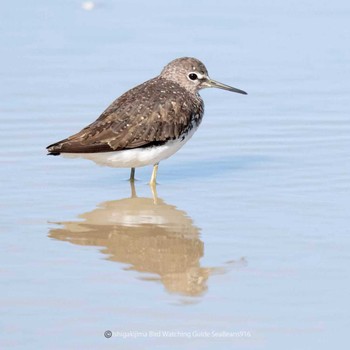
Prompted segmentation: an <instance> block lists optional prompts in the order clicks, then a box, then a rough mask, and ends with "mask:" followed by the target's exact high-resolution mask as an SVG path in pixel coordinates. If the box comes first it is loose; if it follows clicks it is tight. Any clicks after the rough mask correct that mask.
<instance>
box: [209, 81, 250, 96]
mask: <svg viewBox="0 0 350 350" xmlns="http://www.w3.org/2000/svg"><path fill="white" fill-rule="evenodd" d="M205 86H206V87H209V88H218V89H223V90H227V91H232V92H237V93H238V94H243V95H248V94H247V93H246V92H245V91H243V90H240V89H236V88H234V87H232V86H229V85H226V84H223V83H219V82H218V81H215V80H213V79H210V78H208V79H207V80H206V82H205Z"/></svg>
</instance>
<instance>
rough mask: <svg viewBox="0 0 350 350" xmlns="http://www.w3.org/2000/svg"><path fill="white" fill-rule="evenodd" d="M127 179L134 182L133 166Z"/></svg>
mask: <svg viewBox="0 0 350 350" xmlns="http://www.w3.org/2000/svg"><path fill="white" fill-rule="evenodd" d="M129 181H130V182H134V181H135V168H131V171H130V179H129Z"/></svg>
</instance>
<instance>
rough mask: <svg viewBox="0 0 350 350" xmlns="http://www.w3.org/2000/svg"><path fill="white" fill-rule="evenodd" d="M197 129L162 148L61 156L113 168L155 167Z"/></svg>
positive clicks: (176, 149)
mask: <svg viewBox="0 0 350 350" xmlns="http://www.w3.org/2000/svg"><path fill="white" fill-rule="evenodd" d="M197 128H198V126H193V128H192V129H191V131H190V132H189V133H188V134H187V135H186V136H185V137H184V138H183V139H182V138H180V139H178V140H173V141H169V142H167V143H166V144H164V145H162V146H154V147H149V148H134V149H129V150H125V151H116V152H100V153H61V155H62V156H63V157H65V158H85V159H89V160H92V161H94V162H95V163H96V164H98V165H102V166H109V167H113V168H138V167H142V166H146V165H154V164H157V163H159V162H160V161H162V160H163V159H167V158H169V157H170V156H172V155H173V154H174V153H176V152H177V151H178V150H179V149H180V148H181V147H182V146H183V145H184V144H185V143H186V142H187V141H188V140H189V139H190V138H191V137H192V135H193V134H194V132H195V131H196V130H197Z"/></svg>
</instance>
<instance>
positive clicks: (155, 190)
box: [150, 183, 158, 205]
mask: <svg viewBox="0 0 350 350" xmlns="http://www.w3.org/2000/svg"><path fill="white" fill-rule="evenodd" d="M150 187H151V191H152V197H153V203H154V204H156V205H157V204H158V194H157V186H156V185H155V184H151V183H150Z"/></svg>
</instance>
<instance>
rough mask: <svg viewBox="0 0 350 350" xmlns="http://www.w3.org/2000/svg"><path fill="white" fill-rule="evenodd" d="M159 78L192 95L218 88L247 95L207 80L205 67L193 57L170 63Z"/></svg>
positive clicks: (209, 79)
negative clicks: (175, 84) (178, 86)
mask: <svg viewBox="0 0 350 350" xmlns="http://www.w3.org/2000/svg"><path fill="white" fill-rule="evenodd" d="M160 76H161V77H162V78H164V79H168V80H171V81H174V82H176V83H177V84H179V85H181V86H182V87H184V88H185V89H186V90H189V91H191V92H193V93H195V92H197V91H198V90H200V89H204V88H219V89H224V90H228V91H232V92H237V93H239V94H244V95H247V93H246V92H245V91H243V90H239V89H236V88H234V87H232V86H229V85H225V84H223V83H220V82H218V81H215V80H213V79H211V78H209V75H208V71H207V68H206V67H205V65H204V64H203V63H202V62H201V61H199V60H197V59H196V58H193V57H182V58H177V59H175V60H173V61H171V62H170V63H168V64H167V65H166V66H165V67H164V69H163V70H162V72H161V73H160Z"/></svg>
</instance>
